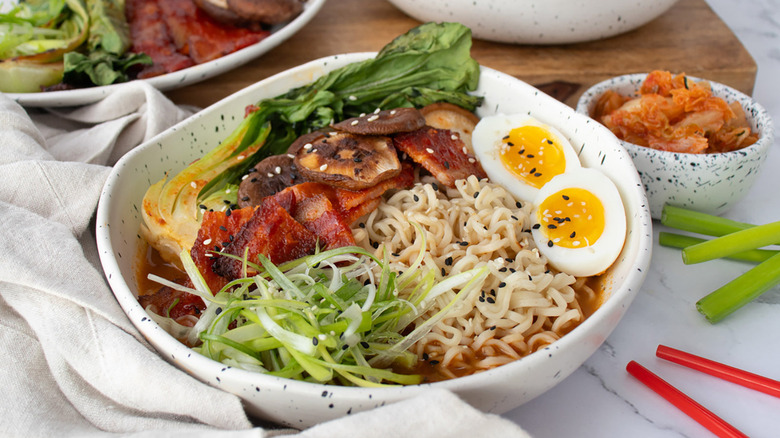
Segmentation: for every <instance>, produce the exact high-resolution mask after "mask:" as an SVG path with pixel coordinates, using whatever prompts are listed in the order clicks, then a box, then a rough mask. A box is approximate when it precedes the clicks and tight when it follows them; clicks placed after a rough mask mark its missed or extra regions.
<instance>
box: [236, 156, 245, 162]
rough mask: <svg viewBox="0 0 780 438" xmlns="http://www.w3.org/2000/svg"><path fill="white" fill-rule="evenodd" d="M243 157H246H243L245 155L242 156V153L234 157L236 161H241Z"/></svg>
mask: <svg viewBox="0 0 780 438" xmlns="http://www.w3.org/2000/svg"><path fill="white" fill-rule="evenodd" d="M244 158H246V157H245V156H243V155H239V156H237V157H236V161H241V160H243V159H244Z"/></svg>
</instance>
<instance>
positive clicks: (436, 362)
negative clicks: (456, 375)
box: [428, 359, 439, 365]
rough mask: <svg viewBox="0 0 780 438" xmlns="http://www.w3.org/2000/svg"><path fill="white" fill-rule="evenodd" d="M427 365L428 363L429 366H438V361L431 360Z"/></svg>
mask: <svg viewBox="0 0 780 438" xmlns="http://www.w3.org/2000/svg"><path fill="white" fill-rule="evenodd" d="M428 363H430V364H431V365H438V364H439V361H438V360H436V359H434V360H432V361H430V362H428Z"/></svg>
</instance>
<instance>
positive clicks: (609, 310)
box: [96, 54, 652, 427]
mask: <svg viewBox="0 0 780 438" xmlns="http://www.w3.org/2000/svg"><path fill="white" fill-rule="evenodd" d="M369 56H372V54H351V55H340V56H334V57H329V58H324V59H321V60H317V61H313V62H311V63H308V64H305V65H303V66H300V67H297V68H294V69H292V70H289V71H287V72H284V73H281V74H279V75H277V76H274V77H272V78H269V79H266V80H263V81H262V82H259V83H257V84H255V85H253V86H250V87H249V88H246V89H245V90H243V91H240V92H238V93H236V94H234V95H232V96H230V97H228V98H226V99H224V100H223V101H221V102H219V103H217V104H215V105H213V106H211V107H209V108H207V109H205V110H203V111H201V112H199V113H197V114H196V115H194V116H193V117H191V118H190V119H188V120H186V121H184V122H182V123H180V124H179V125H177V126H175V127H173V128H171V129H169V130H167V131H166V132H164V133H162V134H161V135H159V136H157V137H156V138H154V139H152V140H150V141H149V142H147V143H145V144H143V145H141V146H139V147H138V148H136V149H134V150H133V151H131V152H130V153H128V154H127V155H125V156H124V157H123V158H122V159H121V160H120V161H119V162H118V163H117V165H116V166H115V167H114V169H113V171H112V173H111V175H110V176H109V178H108V180H107V182H106V185H105V188H104V190H103V193H102V196H101V199H100V204H99V206H98V214H97V230H96V232H97V241H98V249H99V252H100V258H101V262H102V264H103V269H104V271H105V274H106V277H107V278H108V281H109V283H110V285H111V288H112V290H113V292H114V294H115V295H116V299H117V301H118V302H119V303H120V305H121V306H122V308H123V309H124V310H125V312H126V313H127V316H128V317H129V318H130V320H131V321H132V322H133V323H134V324H135V326H136V327H137V328H138V330H139V331H140V332H141V333H142V334H143V335H144V336H145V337H146V339H148V340H149V342H150V343H151V344H152V345H153V346H154V347H155V348H156V349H157V350H158V351H159V352H160V355H161V356H162V357H163V358H165V359H166V360H168V361H170V362H171V363H173V364H175V365H176V366H177V367H180V368H181V369H182V370H185V371H186V372H188V373H190V374H191V375H193V376H195V377H196V378H198V379H199V380H201V381H203V382H206V383H208V384H209V385H213V386H215V387H218V388H221V389H223V390H225V391H228V392H231V393H233V394H236V395H238V396H239V397H241V398H242V399H243V400H244V402H245V406H246V409H247V411H248V412H249V413H250V414H251V415H254V416H257V417H260V418H264V419H267V420H271V421H274V422H277V423H281V424H285V425H289V426H293V427H306V426H311V425H313V424H316V423H319V422H322V421H326V420H330V419H333V418H337V417H340V416H344V415H348V414H350V413H355V412H359V411H364V410H368V409H372V408H374V407H377V406H381V405H383V404H386V403H392V402H394V401H397V400H402V399H406V398H409V397H413V396H414V395H416V394H419V393H421V392H423V391H426V390H428V389H429V388H432V387H436V388H444V389H448V390H452V391H454V392H455V393H457V394H458V395H460V396H461V397H463V398H464V399H465V400H467V401H468V402H469V403H471V404H473V405H474V406H476V407H478V408H479V409H482V410H485V411H490V412H496V413H502V412H505V411H508V410H510V409H513V408H515V407H517V406H519V405H521V404H522V403H524V402H527V401H529V400H531V399H532V398H534V397H536V396H537V395H539V394H541V393H543V392H545V391H547V390H548V389H550V388H552V387H553V386H554V385H556V384H558V383H559V382H561V381H563V379H564V378H565V377H566V376H568V375H569V374H570V373H572V372H573V371H574V370H575V369H577V368H578V367H579V366H580V365H581V364H582V363H583V362H584V361H585V360H586V359H587V358H588V357H589V356H590V355H591V354H592V353H593V352H594V351H595V350H596V349H597V348H598V347H599V346H600V345H601V343H602V342H604V340H605V339H606V338H607V336H609V334H610V332H611V331H612V330H613V329H614V328H615V326H616V325H617V324H618V322H619V321H620V319H621V317H622V316H623V314H624V313H625V311H626V309H627V308H628V306H629V304H630V303H631V301H632V300H633V298H634V296H635V295H636V293H637V291H638V289H639V287H640V285H641V284H642V282H643V281H644V277H645V273H646V272H647V268H648V266H649V263H650V256H651V248H652V230H651V227H652V221H651V219H650V214H649V211H648V209H647V205H646V199H645V194H644V190H643V189H642V184H641V182H640V181H639V176H638V175H637V172H636V169H635V168H634V165H633V163H632V161H631V158H630V157H629V156H628V154H627V153H626V151H625V150H624V149H623V148H622V147H621V146H620V144H619V143H618V141H617V139H616V138H615V136H613V135H612V133H610V132H609V131H608V130H607V129H606V128H604V127H603V126H601V125H599V124H598V123H594V122H593V121H592V120H590V119H588V118H587V117H585V116H583V115H581V114H577V113H575V112H574V110H573V109H571V108H569V107H568V106H566V105H564V104H562V103H560V102H558V101H556V100H555V99H553V98H551V97H549V96H547V95H545V94H543V93H541V92H540V91H539V90H537V89H535V88H533V87H531V86H530V85H528V84H526V83H524V82H521V81H519V80H517V79H515V78H513V77H511V76H509V75H505V74H502V73H499V72H496V71H494V70H490V69H487V68H483V69H482V74H481V79H480V83H479V89H478V90H477V91H476V93H477V94H479V95H484V96H485V103H484V105H482V107H481V108H480V109H479V111H478V112H479V115H481V116H484V115H489V114H493V113H494V112H505V113H528V114H532V115H534V116H535V117H536V118H538V119H540V120H542V121H545V122H547V123H550V124H552V125H555V126H557V127H558V128H559V129H560V131H561V132H563V134H564V135H566V136H567V137H568V138H569V139H570V140H571V142H572V144H574V145H575V146H576V148H577V150H578V151H580V157H581V159H582V162H583V163H584V164H585V165H586V166H590V167H595V168H598V169H601V170H602V171H603V172H604V173H605V174H606V175H608V176H609V177H610V178H611V179H612V180H613V181H615V183H616V184H617V186H618V188H619V191H620V193H621V195H622V199H623V202H624V204H625V209H626V211H627V212H628V215H627V216H628V217H627V219H628V231H627V240H626V244H625V246H624V248H623V251H622V253H621V255H620V256H619V258H618V260H617V262H616V263H615V264H614V265H613V266H612V267H611V268H610V269H609V271H608V272H607V273H606V278H605V281H604V285H605V301H604V303H603V305H602V306H601V307H600V308H599V309H598V310H597V311H596V312H595V313H594V314H593V315H592V316H591V317H590V318H588V319H587V320H586V321H584V322H583V323H582V324H581V325H580V326H579V327H577V328H575V329H574V330H573V331H572V332H570V333H569V334H567V335H566V336H564V337H563V338H562V339H561V340H559V341H557V342H555V343H553V344H552V345H550V346H548V347H547V348H545V349H543V350H541V351H538V352H536V353H533V354H531V355H529V356H527V357H525V358H523V359H522V360H518V361H516V362H513V363H510V364H507V365H504V366H501V367H498V368H496V369H493V370H490V371H487V372H483V373H480V374H476V375H473V376H468V377H463V378H458V379H454V380H450V381H445V382H439V383H434V384H426V385H414V386H407V387H391V388H371V389H367V388H354V387H340V386H326V385H318V384H312V383H307V382H300V381H295V380H288V379H283V378H278V377H273V376H268V375H265V374H259V373H254V372H249V371H244V370H240V369H235V368H230V367H225V366H224V365H222V364H220V363H218V362H215V361H212V360H210V359H207V358H205V357H204V356H201V355H199V354H197V353H195V352H193V351H192V350H190V349H189V348H187V347H185V346H184V345H183V344H181V343H179V342H178V341H176V340H175V339H174V338H173V337H171V336H170V335H169V334H168V333H166V332H165V331H164V330H163V329H162V328H160V326H158V325H157V324H156V323H155V322H154V321H153V320H152V319H150V318H149V317H148V315H147V314H146V312H145V311H144V309H143V308H142V307H141V306H140V305H139V304H138V301H137V299H136V296H137V293H138V292H137V291H138V288H137V281H136V263H138V261H139V258H138V254H139V251H141V249H142V248H143V247H144V245H145V243H144V242H143V241H142V239H141V237H140V236H139V232H138V230H139V225H140V224H141V220H142V219H141V213H140V212H141V200H142V198H143V196H144V193H145V192H146V190H147V188H148V187H149V186H150V185H151V184H152V183H154V182H156V181H158V180H159V179H161V178H162V177H163V176H164V175H165V173H166V172H178V171H179V170H181V169H182V168H183V167H185V166H186V165H187V164H188V163H190V162H192V161H193V160H195V159H197V158H199V157H201V156H202V155H203V154H204V153H206V152H207V151H208V150H209V149H211V148H213V147H214V146H216V145H217V144H218V143H219V141H220V140H222V139H223V138H225V136H227V135H228V134H229V133H230V132H232V130H233V129H234V128H235V127H236V126H237V125H238V123H239V122H240V120H241V119H242V118H243V115H244V107H245V106H246V105H248V104H252V103H255V102H257V101H258V100H260V99H262V98H266V97H272V96H276V95H278V94H280V93H282V92H285V91H287V90H288V89H290V88H292V87H296V86H300V85H303V84H305V83H307V82H309V81H311V80H313V79H314V78H316V77H318V76H320V75H322V74H323V73H325V72H327V71H330V70H332V69H334V68H337V67H340V66H343V65H345V64H347V63H349V62H354V61H358V60H363V59H365V58H367V57H369Z"/></svg>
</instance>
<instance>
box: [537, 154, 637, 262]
mask: <svg viewBox="0 0 780 438" xmlns="http://www.w3.org/2000/svg"><path fill="white" fill-rule="evenodd" d="M531 221H532V227H531V233H532V234H533V236H534V241H535V242H536V245H537V247H538V248H539V250H540V251H541V253H542V254H544V255H545V256H546V257H547V260H548V261H549V263H550V265H552V266H553V267H554V268H556V269H558V270H560V271H562V272H566V273H568V274H571V275H574V276H575V277H588V276H591V275H598V274H601V273H603V272H604V271H605V270H606V269H607V268H609V267H610V266H611V265H612V263H613V262H614V261H615V259H617V257H618V255H619V254H620V251H621V250H622V249H623V243H624V241H625V239H626V213H625V208H624V207H623V201H622V200H621V199H620V193H619V192H618V190H617V187H615V184H614V183H613V182H612V180H610V179H609V178H608V177H607V176H606V175H604V174H603V173H601V172H599V171H598V170H595V169H589V168H585V167H583V168H580V169H575V170H573V171H571V172H567V173H563V174H560V175H558V176H556V177H555V178H553V179H552V180H550V182H548V183H547V184H545V185H544V187H542V188H541V189H540V190H539V193H538V194H537V196H536V199H535V200H534V208H533V211H532V212H531Z"/></svg>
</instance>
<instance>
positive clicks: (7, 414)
mask: <svg viewBox="0 0 780 438" xmlns="http://www.w3.org/2000/svg"><path fill="white" fill-rule="evenodd" d="M193 110H194V109H192V108H182V107H177V106H176V105H174V104H173V103H172V102H171V101H169V100H168V99H167V98H166V97H165V96H164V95H163V94H162V93H160V92H159V91H157V90H156V89H154V88H152V87H150V86H148V85H146V84H144V83H140V82H138V83H128V84H125V85H123V86H121V87H118V88H117V89H116V91H114V92H112V93H111V94H109V95H108V96H107V97H106V98H105V99H103V100H102V101H100V102H97V103H95V104H92V105H88V106H84V107H79V108H67V109H57V110H54V109H50V110H40V109H29V110H27V111H25V110H24V109H23V108H22V107H20V106H19V105H18V104H16V103H15V102H13V101H11V100H10V99H9V98H8V97H7V96H5V95H3V94H2V93H0V177H2V179H3V182H2V184H0V242H2V245H0V393H2V394H3V396H2V397H0V418H2V421H0V435H2V436H25V437H31V436H32V437H36V436H46V437H49V436H65V437H67V436H78V437H81V436H95V437H102V436H109V435H117V434H120V435H122V436H131V435H132V436H138V437H144V436H150V437H151V436H154V437H179V436H187V437H188V438H192V437H200V436H204V437H205V436H208V437H230V438H242V437H268V436H277V435H293V434H297V435H300V436H301V437H308V438H318V437H329V436H339V437H342V438H343V437H363V436H367V435H366V434H368V435H370V436H372V437H410V436H425V437H457V436H468V437H475V436H497V437H499V436H501V437H504V436H515V437H527V436H528V435H527V434H526V433H525V432H524V431H523V430H522V429H521V428H520V427H518V426H517V425H515V424H514V423H512V422H510V421H508V420H506V419H503V418H501V417H499V416H496V415H491V414H485V413H482V412H479V411H477V410H476V409H474V408H472V407H470V406H469V405H468V404H466V403H465V402H463V401H462V400H460V399H459V398H458V397H456V396H455V395H454V394H452V393H449V392H446V391H439V390H436V391H430V392H428V393H426V394H424V395H422V396H420V397H418V398H416V399H412V400H408V401H405V402H400V403H397V404H393V405H389V406H385V407H382V408H379V409H375V410H373V411H370V412H364V413H360V414H355V415H352V416H350V417H347V418H344V419H340V420H335V421H332V422H329V423H325V424H321V425H319V426H316V427H313V428H311V429H308V430H306V431H303V432H298V431H295V430H289V429H273V428H266V429H264V428H262V427H261V426H258V425H256V424H253V423H252V421H251V420H250V419H249V418H248V417H247V416H246V414H245V413H244V410H243V408H242V406H241V402H240V400H239V399H238V398H237V397H236V396H233V395H231V394H228V393H226V392H223V391H220V390H218V389H215V388H212V387H210V386H208V385H206V384H203V383H201V382H199V381H198V380H196V379H195V378H193V377H191V376H190V375H188V374H187V373H185V372H183V371H180V370H179V369H177V368H175V367H174V366H172V365H170V364H168V363H167V362H166V361H164V360H163V359H162V358H161V357H160V356H159V355H158V354H157V353H156V352H155V351H154V349H153V348H152V347H151V346H150V345H149V344H148V343H147V342H146V341H145V340H144V339H143V337H142V336H141V335H140V334H139V332H138V331H137V330H136V329H135V327H134V326H133V325H132V324H131V323H130V321H129V320H128V319H127V318H126V316H125V314H124V313H123V312H122V310H121V308H120V307H119V305H118V304H117V302H116V300H115V299H114V296H113V294H112V293H111V291H110V289H109V287H108V285H107V282H106V280H105V278H104V276H103V273H102V269H101V267H100V262H99V260H98V256H97V248H96V245H95V241H94V224H93V223H91V222H90V221H91V219H92V218H93V214H94V211H95V208H96V206H97V201H98V198H99V195H100V191H101V189H102V186H103V183H104V181H105V179H106V177H107V176H108V174H109V172H110V167H109V166H111V165H112V164H114V163H115V162H116V160H117V159H119V158H120V157H121V156H122V154H124V153H126V152H127V151H128V150H130V149H131V148H133V147H135V146H136V145H138V144H139V143H141V142H143V141H145V140H148V139H150V138H151V137H153V136H154V135H156V134H158V133H159V132H161V131H163V130H165V129H166V128H167V127H169V126H171V125H173V124H175V123H177V122H179V121H181V120H183V119H184V118H186V117H187V116H189V115H190V114H192V112H193Z"/></svg>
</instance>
